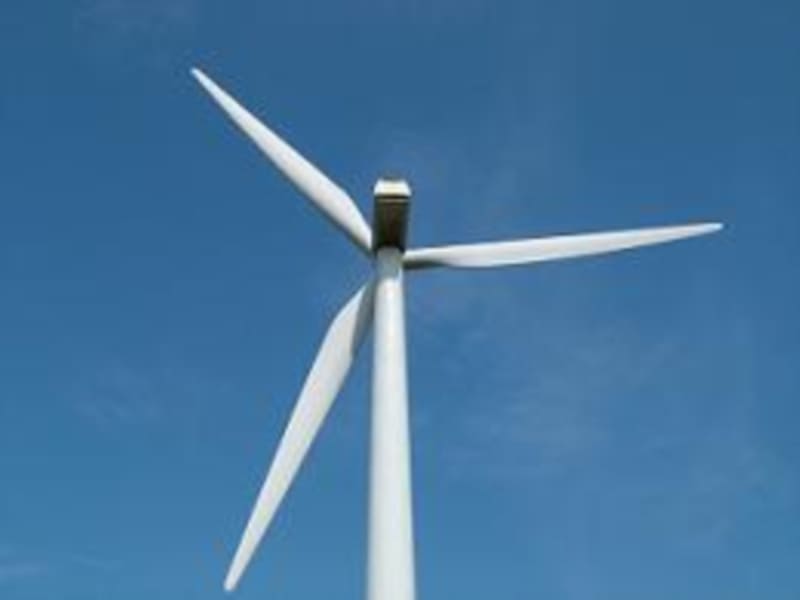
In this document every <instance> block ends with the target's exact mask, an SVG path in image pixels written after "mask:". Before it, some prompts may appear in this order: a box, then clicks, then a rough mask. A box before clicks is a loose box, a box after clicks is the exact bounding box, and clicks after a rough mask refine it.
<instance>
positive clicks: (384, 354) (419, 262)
mask: <svg viewBox="0 0 800 600" xmlns="http://www.w3.org/2000/svg"><path fill="white" fill-rule="evenodd" d="M192 74H193V75H194V77H195V78H196V79H197V81H198V82H199V83H200V85H202V86H203V88H205V90H206V91H207V92H208V93H209V94H210V95H211V97H212V98H213V99H214V100H215V101H216V103H217V104H218V105H219V106H220V107H221V108H222V110H223V111H225V113H227V115H228V116H229V117H230V118H231V119H232V120H233V122H234V123H235V124H236V125H237V126H238V127H239V128H240V129H241V130H242V131H243V132H244V133H245V134H246V135H247V136H248V137H249V138H250V139H251V140H252V141H253V142H254V143H255V144H256V146H258V148H259V149H260V150H261V152H262V153H263V154H264V155H265V156H266V157H267V158H268V159H269V160H270V161H271V162H272V163H273V164H274V165H275V166H276V167H277V168H278V170H280V171H281V172H282V173H283V174H284V175H285V176H286V177H287V178H288V179H289V180H290V181H291V182H292V183H293V184H294V185H295V186H296V187H297V188H298V189H299V190H300V192H302V194H303V195H305V196H306V197H307V198H308V199H309V200H311V202H312V203H313V205H314V206H315V207H316V208H317V209H318V210H319V211H321V212H322V213H323V215H325V216H326V217H327V218H328V219H329V220H330V221H331V222H332V223H333V224H334V225H336V226H337V227H338V228H339V229H340V230H341V231H342V232H343V233H344V234H345V235H346V236H347V237H348V238H350V241H351V242H353V243H354V244H355V245H356V247H357V248H358V249H359V250H361V251H362V252H363V253H364V255H365V256H366V257H367V258H369V259H370V260H371V261H373V263H374V276H373V277H372V278H371V280H370V281H368V282H366V283H365V284H364V285H363V286H362V287H361V288H360V289H359V290H358V291H356V293H355V294H354V295H353V296H352V297H351V298H350V299H349V300H348V301H347V303H346V304H345V305H344V306H343V307H342V308H341V310H340V311H339V313H338V314H337V315H336V316H335V317H334V319H333V322H332V323H331V325H330V327H329V328H328V331H327V333H326V334H325V337H324V338H323V340H322V345H321V346H320V348H319V351H318V353H317V357H316V359H315V360H314V363H313V365H312V366H311V370H310V372H309V373H308V376H307V377H306V380H305V383H304V384H303V387H302V389H301V390H300V396H299V398H298V400H297V403H296V405H295V407H294V410H293V412H292V415H291V417H290V419H289V423H288V425H287V427H286V430H285V431H284V433H283V437H282V438H281V441H280V443H279V445H278V449H277V451H276V453H275V457H274V458H273V461H272V465H271V466H270V469H269V471H268V473H267V477H266V479H265V481H264V484H263V486H262V488H261V491H260V493H259V495H258V498H257V500H256V503H255V506H254V508H253V511H252V513H251V516H250V519H249V521H248V523H247V526H246V527H245V531H244V534H243V536H242V539H241V542H240V544H239V547H238V549H237V550H236V554H235V556H234V558H233V562H232V563H231V566H230V569H229V571H228V575H227V577H226V579H225V589H226V590H227V591H232V590H234V588H236V586H237V584H238V583H239V580H240V579H241V577H242V574H243V573H244V571H245V569H246V568H247V565H248V563H249V562H250V559H251V558H252V557H253V554H254V552H255V551H256V548H257V547H258V545H259V543H260V541H261V539H262V537H263V536H264V533H265V532H266V530H267V528H268V526H269V524H270V522H271V521H272V518H273V517H274V516H275V512H276V511H277V509H278V507H279V505H280V503H281V501H282V499H283V497H284V495H285V494H286V491H287V490H288V488H289V486H290V485H291V484H292V481H293V480H294V477H295V475H296V474H297V471H298V469H299V467H300V465H301V463H302V461H303V458H304V457H305V455H306V453H307V452H308V449H309V447H310V446H311V444H312V442H313V440H314V438H315V437H316V435H317V432H318V431H319V428H320V427H321V425H322V423H323V421H324V420H325V416H326V415H327V414H328V411H329V409H330V407H331V405H332V403H333V401H334V399H335V398H336V396H337V394H338V393H339V390H340V389H341V387H342V385H343V383H344V380H345V378H346V377H347V374H348V372H349V371H350V367H351V366H352V365H353V362H354V360H355V358H356V354H357V352H358V349H359V347H360V346H361V344H362V342H363V340H364V337H365V334H366V332H367V331H368V329H369V328H370V326H371V325H372V324H373V322H374V326H375V339H374V349H373V351H374V354H373V366H372V411H371V413H372V415H371V420H372V423H371V428H372V430H371V437H370V474H369V482H370V483H369V521H368V528H369V534H368V552H367V600H413V599H414V597H415V576H414V535H413V522H412V521H413V519H412V494H411V452H410V439H409V422H408V384H407V373H406V340H405V309H404V290H403V278H404V275H405V273H406V272H407V271H414V270H418V269H427V268H432V267H457V268H483V267H500V266H507V265H520V264H528V263H536V262H542V261H550V260H560V259H566V258H576V257H580V256H590V255H596V254H605V253H609V252H616V251H619V250H626V249H630V248H637V247H639V246H649V245H653V244H661V243H664V242H671V241H674V240H680V239H684V238H689V237H694V236H699V235H704V234H707V233H712V232H714V231H718V230H719V229H720V228H721V227H722V226H721V225H720V224H718V223H701V224H692V225H683V226H677V227H655V228H648V229H637V230H629V231H617V232H605V233H588V234H578V235H563V236H552V237H544V238H534V239H523V240H512V241H502V242H488V243H478V244H458V245H454V246H436V247H430V248H412V249H408V250H407V249H406V231H407V223H408V214H409V204H410V200H411V189H410V188H409V186H408V184H407V183H406V182H405V181H403V180H400V179H380V180H378V182H377V183H376V185H375V189H374V212H373V222H372V226H371V227H370V226H369V225H368V224H367V222H366V221H365V220H364V217H363V216H362V214H361V212H360V211H359V210H358V208H357V207H356V204H355V202H354V201H353V200H352V198H351V197H350V196H349V195H348V194H347V193H346V192H345V191H344V190H342V189H341V188H340V187H338V186H337V185H336V184H335V183H333V182H332V181H331V180H330V179H329V178H328V177H327V176H326V175H325V174H323V173H322V172H321V171H320V170H319V169H317V168H316V167H315V166H314V165H312V164H311V163H310V162H308V161H307V160H306V159H305V158H303V157H302V156H301V155H300V154H299V153H298V152H297V151H296V150H294V149H293V148H292V147H291V146H289V145H288V144H287V143H286V142H285V141H283V140H282V139H281V138H280V137H278V135H277V134H276V133H274V132H273V131H272V130H270V129H269V128H268V127H267V126H266V125H265V124H264V123H262V122H261V121H259V120H258V119H257V118H256V117H254V116H253V115H252V114H251V113H250V112H248V111H247V109H245V108H244V107H242V106H241V105H240V104H239V103H238V102H237V101H236V100H234V99H233V98H232V97H231V96H230V95H229V94H228V93H226V92H225V91H224V90H223V89H222V88H220V87H219V86H218V85H217V84H216V83H214V82H213V81H212V80H211V79H210V78H209V77H208V76H206V75H205V74H204V73H203V72H202V71H200V70H198V69H193V70H192Z"/></svg>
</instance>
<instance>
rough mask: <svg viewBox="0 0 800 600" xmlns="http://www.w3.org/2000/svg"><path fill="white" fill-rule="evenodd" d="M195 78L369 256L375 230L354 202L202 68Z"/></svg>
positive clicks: (269, 157)
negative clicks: (373, 230)
mask: <svg viewBox="0 0 800 600" xmlns="http://www.w3.org/2000/svg"><path fill="white" fill-rule="evenodd" d="M192 75H194V77H195V79H197V81H198V82H199V83H200V85H202V86H203V88H204V89H205V90H206V91H207V92H208V93H209V94H210V95H211V97H212V98H213V99H214V100H215V101H216V103H217V104H218V105H219V106H220V108H222V110H223V111H225V112H226V113H227V115H228V116H229V117H230V118H231V120H232V121H233V122H234V123H236V125H238V126H239V128H240V129H241V130H242V131H243V132H244V133H245V134H246V135H247V136H248V137H249V138H250V139H251V140H252V141H253V142H254V143H255V144H256V146H258V147H259V149H260V150H261V152H263V153H264V155H265V156H266V157H267V158H268V159H269V160H270V161H272V163H273V164H274V165H275V166H276V167H277V168H278V170H280V171H281V172H282V173H283V174H284V175H285V176H286V177H287V178H288V179H289V180H290V181H291V182H292V183H293V184H294V185H295V186H296V187H297V188H298V189H299V190H300V191H301V192H302V193H303V194H305V195H306V196H307V197H308V198H309V199H310V200H311V201H312V202H313V203H314V204H315V205H316V207H317V208H318V209H319V210H320V211H322V213H323V214H324V215H325V216H326V217H328V219H330V220H331V221H332V222H333V223H335V224H336V225H337V226H338V227H340V228H341V229H342V230H344V233H345V234H346V235H347V236H348V237H349V238H350V239H351V240H353V242H354V243H355V244H356V246H358V247H359V248H361V250H363V251H364V252H366V253H369V252H370V250H371V245H372V230H371V229H370V227H369V225H367V222H366V221H365V220H364V216H363V215H362V214H361V212H360V211H359V210H358V207H357V206H356V204H355V202H354V201H353V199H352V198H350V196H348V195H347V193H346V192H345V191H344V190H342V189H341V188H340V187H339V186H337V185H336V184H335V183H333V182H332V181H331V180H330V179H328V177H327V176H326V175H325V174H324V173H322V172H321V171H320V170H319V169H318V168H317V167H315V166H314V165H312V164H311V163H310V162H308V160H306V159H305V158H303V157H302V156H301V155H300V153H298V152H297V151H296V150H295V149H294V148H292V147H291V146H290V145H289V144H287V143H286V142H285V141H283V140H282V139H281V138H280V137H278V135H277V134H275V132H273V131H272V130H270V129H269V128H268V127H267V126H266V125H265V124H264V123H262V122H261V121H259V120H258V119H257V118H256V117H254V116H253V115H252V114H251V113H250V112H248V111H247V109H245V108H244V107H243V106H242V105H240V104H239V103H238V102H237V101H236V100H234V99H233V98H232V97H231V96H230V95H229V94H228V93H227V92H225V90H223V89H222V88H221V87H219V86H218V85H217V84H216V83H214V82H213V81H212V80H211V79H210V78H209V77H208V76H207V75H206V74H205V73H203V72H202V71H201V70H200V69H192Z"/></svg>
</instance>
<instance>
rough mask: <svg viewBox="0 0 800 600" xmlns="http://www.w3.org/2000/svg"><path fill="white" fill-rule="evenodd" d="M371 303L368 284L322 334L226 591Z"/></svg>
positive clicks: (281, 491)
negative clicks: (324, 333)
mask: <svg viewBox="0 0 800 600" xmlns="http://www.w3.org/2000/svg"><path fill="white" fill-rule="evenodd" d="M372 303H373V289H372V285H371V284H368V285H365V286H363V287H362V288H361V289H360V290H358V292H356V294H355V295H354V296H353V297H352V298H351V299H350V300H349V301H348V302H347V304H346V305H345V306H344V307H343V308H342V309H341V310H340V311H339V314H337V315H336V317H335V318H334V320H333V322H332V323H331V325H330V327H329V328H328V332H327V333H326V335H325V339H324V340H323V341H322V345H321V347H320V349H319V352H318V354H317V358H316V359H315V360H314V364H313V366H312V367H311V371H310V372H309V373H308V376H307V377H306V381H305V383H304V384H303V389H302V390H301V392H300V397H299V398H298V400H297V404H296V405H295V407H294V411H293V412H292V416H291V418H290V419H289V424H288V425H287V427H286V431H285V432H284V434H283V437H282V438H281V441H280V444H279V445H278V450H277V452H276V453H275V458H274V459H273V461H272V466H271V467H270V469H269V473H268V474H267V478H266V480H265V481H264V485H263V487H262V488H261V492H260V493H259V495H258V499H257V500H256V503H255V507H254V508H253V512H252V514H251V516H250V520H249V521H248V523H247V527H246V528H245V531H244V535H243V536H242V540H241V542H240V543H239V548H238V549H237V550H236V555H235V556H234V558H233V562H232V563H231V566H230V569H229V570H228V575H227V577H226V579H225V589H226V590H227V591H232V590H233V589H234V588H235V587H236V585H237V584H238V583H239V579H240V578H241V576H242V574H243V573H244V570H245V569H246V568H247V565H248V563H249V562H250V559H251V558H252V556H253V553H254V552H255V550H256V548H257V547H258V544H259V542H260V541H261V538H262V537H263V536H264V533H265V532H266V530H267V527H268V526H269V524H270V522H271V521H272V518H273V517H274V516H275V512H276V511H277V509H278V506H279V505H280V503H281V500H282V499H283V497H284V495H285V494H286V491H287V490H288V489H289V486H290V485H291V483H292V481H293V480H294V477H295V475H296V473H297V470H298V469H299V468H300V464H301V463H302V461H303V458H304V457H305V455H306V453H307V452H308V449H309V447H310V446H311V443H312V442H313V441H314V438H315V437H316V435H317V432H318V431H319V428H320V426H321V425H322V422H323V421H324V419H325V416H326V415H327V414H328V410H329V409H330V407H331V405H332V404H333V401H334V399H335V398H336V395H337V394H338V393H339V390H340V389H341V387H342V385H343V383H344V380H345V378H346V377H347V373H348V372H349V371H350V367H351V366H352V364H353V361H354V360H355V357H356V353H357V352H358V349H359V347H360V346H361V343H362V342H363V340H364V337H365V334H366V332H367V330H368V329H369V325H370V324H371V323H372Z"/></svg>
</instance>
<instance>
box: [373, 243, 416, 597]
mask: <svg viewBox="0 0 800 600" xmlns="http://www.w3.org/2000/svg"><path fill="white" fill-rule="evenodd" d="M375 264H376V269H377V273H376V275H377V277H376V279H377V283H376V288H375V343H374V362H373V372H372V435H371V454H370V493H369V534H368V535H369V540H368V557H367V600H414V597H415V575H414V534H413V517H412V501H411V448H410V439H409V418H408V384H407V373H406V339H405V316H404V310H405V308H404V298H403V266H402V254H401V252H400V250H399V249H397V248H393V247H384V248H381V249H379V250H378V252H377V256H376V262H375Z"/></svg>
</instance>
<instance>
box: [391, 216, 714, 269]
mask: <svg viewBox="0 0 800 600" xmlns="http://www.w3.org/2000/svg"><path fill="white" fill-rule="evenodd" d="M720 229H722V225H721V224H719V223H702V224H699V225H682V226H678V227H653V228H649V229H633V230H630V231H612V232H605V233H587V234H579V235H561V236H554V237H545V238H534V239H528V240H513V241H507V242H487V243H482V244H459V245H456V246H438V247H434V248H418V249H415V250H409V251H408V252H406V253H405V256H404V262H403V265H404V267H405V268H406V269H425V268H429V267H456V268H484V267H499V266H510V265H522V264H526V263H534V262H544V261H548V260H560V259H565V258H576V257H579V256H592V255H595V254H606V253H608V252H617V251H619V250H628V249H630V248H638V247H640V246H651V245H653V244H663V243H665V242H672V241H675V240H681V239H684V238H690V237H695V236H698V235H705V234H708V233H713V232H715V231H719V230H720Z"/></svg>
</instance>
